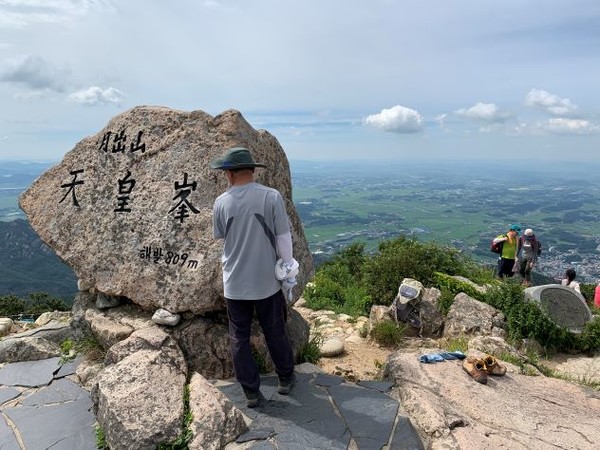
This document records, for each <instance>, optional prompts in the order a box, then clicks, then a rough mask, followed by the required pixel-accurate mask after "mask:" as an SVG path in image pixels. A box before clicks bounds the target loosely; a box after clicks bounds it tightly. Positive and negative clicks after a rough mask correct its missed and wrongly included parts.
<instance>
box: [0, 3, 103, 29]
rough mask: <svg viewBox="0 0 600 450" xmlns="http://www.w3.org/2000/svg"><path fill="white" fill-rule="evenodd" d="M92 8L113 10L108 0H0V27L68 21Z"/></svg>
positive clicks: (21, 26) (19, 26) (18, 26)
mask: <svg viewBox="0 0 600 450" xmlns="http://www.w3.org/2000/svg"><path fill="white" fill-rule="evenodd" d="M93 10H108V11H113V10H114V8H113V6H112V4H111V2H110V1H109V0H0V28H25V27H27V26H29V25H35V24H41V23H67V24H68V23H69V22H72V21H73V20H75V19H76V18H78V17H81V16H83V15H86V14H88V13H89V12H91V11H93Z"/></svg>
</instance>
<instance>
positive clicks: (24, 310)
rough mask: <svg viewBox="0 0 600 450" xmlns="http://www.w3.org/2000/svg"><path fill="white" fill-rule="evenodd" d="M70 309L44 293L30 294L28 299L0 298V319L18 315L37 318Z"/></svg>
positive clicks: (10, 296) (59, 300) (60, 301)
mask: <svg viewBox="0 0 600 450" xmlns="http://www.w3.org/2000/svg"><path fill="white" fill-rule="evenodd" d="M70 309H71V308H70V307H69V306H68V305H67V304H66V303H65V302H64V301H63V300H61V299H59V298H55V297H52V296H51V295H50V294H47V293H45V292H34V293H31V294H29V298H28V299H20V298H18V297H16V296H14V295H5V296H2V297H0V317H11V316H13V317H14V316H17V315H19V314H25V315H30V314H32V315H36V316H37V315H40V314H42V313H44V312H47V311H69V310H70Z"/></svg>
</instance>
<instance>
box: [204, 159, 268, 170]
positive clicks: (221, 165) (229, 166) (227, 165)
mask: <svg viewBox="0 0 600 450" xmlns="http://www.w3.org/2000/svg"><path fill="white" fill-rule="evenodd" d="M255 167H263V168H266V167H267V166H266V165H264V164H263V163H252V164H233V163H231V162H225V161H223V160H222V159H216V160H214V161H212V162H211V163H210V168H211V169H220V170H235V169H253V168H255Z"/></svg>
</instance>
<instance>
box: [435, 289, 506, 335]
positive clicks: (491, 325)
mask: <svg viewBox="0 0 600 450" xmlns="http://www.w3.org/2000/svg"><path fill="white" fill-rule="evenodd" d="M505 322H506V318H505V316H504V314H502V312H500V311H498V310H497V309H496V308H494V307H492V306H490V305H487V304H485V303H483V302H480V301H478V300H475V299H474V298H472V297H469V296H468V295H467V294H465V293H464V292H461V293H459V294H457V295H456V297H454V302H453V303H452V306H451V307H450V310H449V311H448V315H447V316H446V321H445V326H444V336H445V337H449V336H458V335H461V334H468V335H488V336H499V337H502V338H504V337H506V331H505V330H504V327H505V326H506V325H505Z"/></svg>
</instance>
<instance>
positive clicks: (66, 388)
mask: <svg viewBox="0 0 600 450" xmlns="http://www.w3.org/2000/svg"><path fill="white" fill-rule="evenodd" d="M89 397H90V393H89V392H88V391H86V390H85V389H83V388H82V387H81V386H79V385H78V384H77V383H74V382H72V381H71V380H67V379H66V378H62V379H60V380H55V381H54V382H53V383H52V384H51V385H50V386H47V387H45V388H43V389H40V390H39V391H37V392H36V393H34V394H31V395H30V396H28V397H25V398H24V399H23V401H22V402H21V404H22V405H23V406H43V405H47V404H53V403H66V402H73V401H76V400H80V399H82V398H89Z"/></svg>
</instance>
